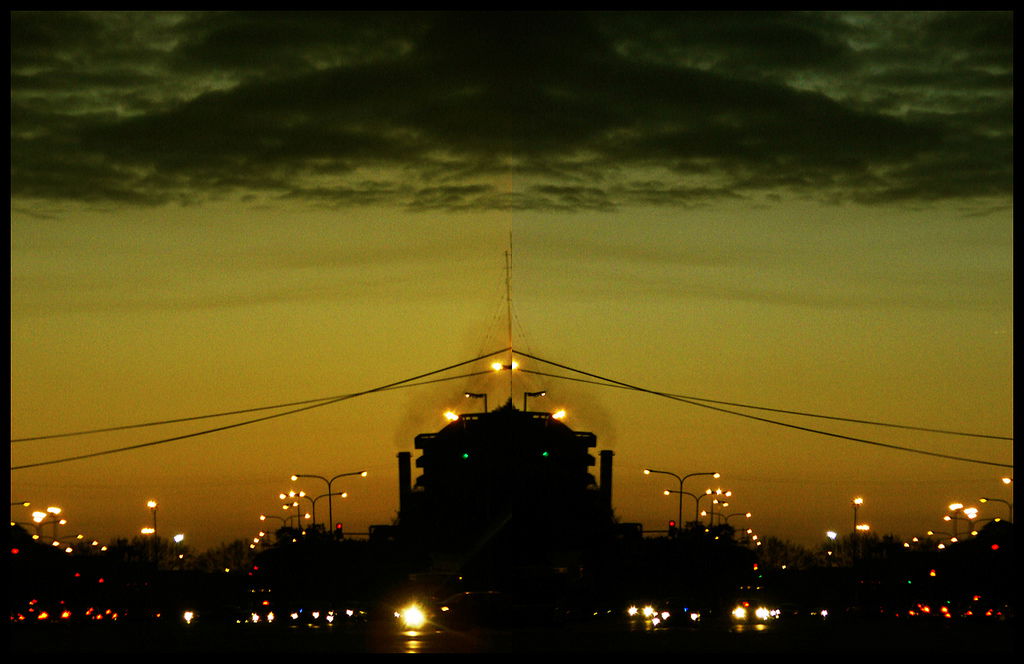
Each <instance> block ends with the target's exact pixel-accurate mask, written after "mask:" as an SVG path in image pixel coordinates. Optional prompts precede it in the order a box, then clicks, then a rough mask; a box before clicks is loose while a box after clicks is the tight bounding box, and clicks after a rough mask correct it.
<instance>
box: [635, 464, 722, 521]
mask: <svg viewBox="0 0 1024 664" xmlns="http://www.w3.org/2000/svg"><path fill="white" fill-rule="evenodd" d="M651 473H658V474H659V475H669V476H670V477H674V478H676V480H678V481H679V490H678V491H673V492H672V493H678V494H679V510H678V511H679V515H678V517H677V520H676V523H677V524H679V525H680V526H682V523H683V493H685V492H684V491H683V483H684V482H685V481H686V480H688V479H690V478H691V477H699V476H701V475H711V476H713V477H715V478H719V477H721V474H719V473H690V474H689V475H683V476H682V477H679V476H678V475H676V474H675V473H673V472H670V471H668V470H654V469H653V468H644V475H650V474H651ZM689 495H691V496H692V495H693V494H692V493H691V494H689ZM694 520H695V521H699V520H700V498H697V513H696V515H695V517H694Z"/></svg>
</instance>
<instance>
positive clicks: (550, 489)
mask: <svg viewBox="0 0 1024 664" xmlns="http://www.w3.org/2000/svg"><path fill="white" fill-rule="evenodd" d="M596 445H597V439H596V436H594V434H592V433H589V432H582V431H574V430H573V429H571V428H570V427H568V426H567V425H566V424H564V423H563V422H561V421H559V420H558V419H555V418H554V417H553V416H552V415H551V414H550V413H546V412H529V411H520V410H517V409H516V408H514V407H513V406H512V404H511V402H509V403H507V404H506V405H505V406H502V407H501V408H498V409H496V410H493V411H491V412H486V413H470V414H464V415H462V416H460V417H459V419H458V420H456V421H454V422H452V423H450V424H448V425H447V426H445V427H444V428H443V429H441V430H440V431H438V432H437V433H424V434H420V435H418V436H416V442H415V446H416V449H417V450H421V452H422V453H421V455H420V456H419V458H417V459H416V462H415V463H416V467H418V468H420V469H421V470H422V473H421V474H420V475H419V477H418V478H417V479H416V480H415V482H413V480H412V467H411V463H412V454H411V453H409V452H402V453H400V454H399V455H398V457H399V473H398V474H399V483H400V486H399V497H400V501H399V502H400V505H399V518H398V524H397V528H396V529H395V530H396V531H397V533H396V534H397V537H398V538H400V540H402V541H403V542H405V543H406V544H407V545H409V546H411V547H413V548H416V549H417V550H419V551H420V552H421V553H423V554H424V555H425V556H427V557H428V558H429V559H430V561H431V571H434V572H440V573H450V574H460V575H463V574H470V573H474V572H475V573H477V574H479V575H481V576H482V577H484V578H486V579H488V580H490V581H494V580H495V579H497V578H498V577H501V578H503V579H505V580H509V579H512V580H516V579H522V578H523V576H524V575H530V574H533V575H542V576H543V575H545V574H547V575H550V574H568V575H571V574H573V573H575V572H578V570H579V566H580V564H581V562H580V561H581V560H582V558H583V557H584V556H585V555H586V553H587V552H588V551H590V550H593V548H594V547H595V546H598V545H599V544H600V543H601V542H604V541H606V540H607V538H608V537H610V536H611V534H612V530H613V527H614V525H613V524H614V519H613V512H612V505H611V482H612V456H613V454H612V452H610V451H604V452H601V469H600V477H601V482H600V484H598V482H597V481H596V480H595V478H594V475H593V474H592V473H591V468H592V467H593V466H594V463H595V460H594V457H593V456H592V455H591V453H590V450H591V449H592V448H594V447H595V446H596Z"/></svg>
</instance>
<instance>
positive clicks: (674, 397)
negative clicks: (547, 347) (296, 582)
mask: <svg viewBox="0 0 1024 664" xmlns="http://www.w3.org/2000/svg"><path fill="white" fill-rule="evenodd" d="M518 354H519V355H521V356H523V357H528V358H530V359H532V360H537V361H538V362H542V363H544V364H549V365H551V366H554V367H558V368H560V369H565V370H566V371H572V372H574V373H578V374H581V375H584V376H589V377H590V378H595V379H597V380H601V381H604V382H605V383H606V384H609V385H611V386H618V387H623V388H627V389H631V390H635V391H637V392H644V393H647V394H653V395H655V396H660V397H664V398H667V399H672V400H674V401H681V402H683V403H687V404H690V405H692V406H699V407H701V408H708V409H710V410H715V411H718V412H722V413H728V414H730V415H736V416H739V417H745V418H747V419H751V420H757V421H759V422H765V423H768V424H775V425H777V426H783V427H788V428H791V429H797V430H800V431H807V432H809V433H816V434H819V435H823V436H830V437H832V438H840V439H843V440H849V441H852V442H856V443H864V444H866V445H874V446H876V447H884V448H888V449H893V450H899V451H902V452H911V453H914V454H923V455H927V456H934V457H940V458H944V459H952V460H954V461H964V462H967V463H978V464H985V465H989V466H998V467H1001V468H1013V464H1006V463H997V462H995V461H986V460H983V459H972V458H968V457H961V456H955V455H951V454H941V453H939V452H931V451H928V450H920V449H916V448H913V447H906V446H902V445H893V444H891V443H883V442H880V441H876V440H868V439H866V438H858V437H855V436H847V435H844V434H839V433H834V432H831V431H823V430H821V429H812V428H810V427H804V426H800V425H796V424H791V423H789V422H780V421H778V420H771V419H768V418H764V417H758V416H756V415H751V414H749V413H742V412H737V411H734V410H729V409H726V408H721V407H719V406H712V405H710V404H709V403H702V402H700V401H696V400H692V399H687V398H685V397H680V396H677V395H673V394H669V393H667V392H659V391H657V390H652V389H648V388H644V387H639V386H637V385H630V384H629V383H625V382H622V381H619V380H614V379H611V378H605V377H604V376H599V375H597V374H594V373H590V372H587V371H582V370H580V369H575V368H573V367H570V366H567V365H565V364H560V363H558V362H552V361H550V360H545V359H543V358H541V357H537V356H535V355H530V354H529V353H523V352H519V353H518Z"/></svg>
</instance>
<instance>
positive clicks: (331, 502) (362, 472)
mask: <svg viewBox="0 0 1024 664" xmlns="http://www.w3.org/2000/svg"><path fill="white" fill-rule="evenodd" d="M353 475H359V476H361V477H366V475H367V472H366V471H365V470H357V471H355V472H352V473H341V474H340V475H335V476H334V477H332V478H331V479H327V478H326V477H323V476H322V475H292V481H293V482H294V481H295V480H297V479H299V478H300V477H312V478H315V479H318V480H323V481H324V482H326V483H327V493H326V494H324V495H326V496H334V495H336V494H335V493H334V492H333V489H332V488H331V485H333V484H334V480H336V479H339V478H342V477H352V476H353ZM327 519H328V520H329V521H330V523H329V524H328V529H329V530H331V531H332V532H333V531H334V499H333V498H331V497H328V498H327Z"/></svg>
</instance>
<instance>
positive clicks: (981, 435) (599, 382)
mask: <svg viewBox="0 0 1024 664" xmlns="http://www.w3.org/2000/svg"><path fill="white" fill-rule="evenodd" d="M516 352H517V353H519V354H520V355H522V356H524V357H528V356H527V355H526V354H525V353H523V352H521V351H516ZM533 359H536V358H533ZM540 361H542V362H543V360H540ZM520 371H522V372H523V373H528V374H533V375H536V376H545V377H548V378H560V379H562V380H571V381H575V382H578V383H589V384H591V385H600V386H603V387H617V388H620V389H635V388H633V387H630V386H627V385H624V384H620V383H609V382H606V381H605V380H603V379H602V380H587V379H585V378H576V377H573V376H563V375H560V374H553V373H547V372H545V371H536V370H533V369H520ZM657 394H658V395H659V396H666V397H672V398H675V399H688V400H692V401H702V402H705V403H716V404H720V405H723V406H736V407H738V408H751V409H753V410H765V411H770V412H773V413H784V414H786V415H800V416H802V417H815V418H819V419H825V420H837V421H840V422H853V423H856V424H871V425H873V426H879V427H891V428H895V429H909V430H912V431H924V432H927V433H941V434H947V435H951V436H967V437H969V438H988V439H992V440H1005V441H1012V440H1013V436H994V435H992V434H987V433H969V432H967V431H950V430H948V429H931V428H928V427H921V426H914V425H910V424H894V423H892V422H879V421H877V420H861V419H855V418H852V417H839V416H836V415H821V414H818V413H808V412H805V411H799V410H785V409H782V408H770V407H768V406H755V405H753V404H748V403H737V402H735V401H720V400H717V399H708V398H706V397H693V396H688V395H685V394H672V393H669V392H664V393H657Z"/></svg>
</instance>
